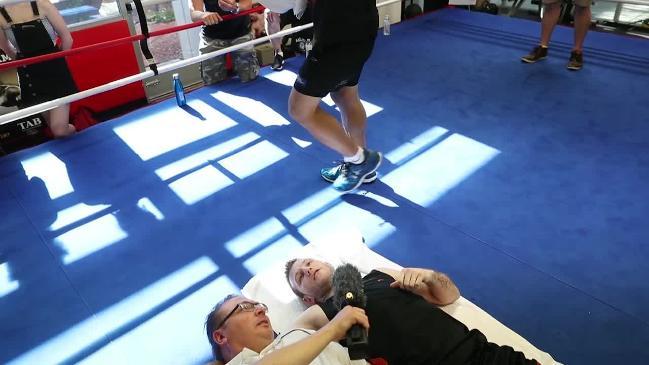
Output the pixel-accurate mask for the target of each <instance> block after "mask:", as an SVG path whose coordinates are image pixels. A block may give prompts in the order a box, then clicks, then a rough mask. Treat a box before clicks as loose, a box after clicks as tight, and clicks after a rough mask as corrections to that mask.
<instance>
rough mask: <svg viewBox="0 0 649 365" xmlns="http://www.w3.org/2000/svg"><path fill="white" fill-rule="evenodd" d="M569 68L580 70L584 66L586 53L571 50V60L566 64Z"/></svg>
mask: <svg viewBox="0 0 649 365" xmlns="http://www.w3.org/2000/svg"><path fill="white" fill-rule="evenodd" d="M566 67H567V68H568V70H572V71H579V70H581V68H582V67H584V54H583V53H581V52H577V51H572V52H570V61H568V64H567V65H566Z"/></svg>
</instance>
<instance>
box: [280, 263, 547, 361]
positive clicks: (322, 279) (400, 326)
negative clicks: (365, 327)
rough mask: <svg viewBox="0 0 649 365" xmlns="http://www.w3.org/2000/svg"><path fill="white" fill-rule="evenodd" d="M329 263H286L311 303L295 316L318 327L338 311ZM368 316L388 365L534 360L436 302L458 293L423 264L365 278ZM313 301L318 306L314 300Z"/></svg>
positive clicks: (373, 352) (372, 342)
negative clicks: (493, 340)
mask: <svg viewBox="0 0 649 365" xmlns="http://www.w3.org/2000/svg"><path fill="white" fill-rule="evenodd" d="M332 275H333V268H332V267H331V265H329V264H327V263H325V262H322V261H318V260H315V259H298V260H291V261H289V262H288V263H287V265H286V278H287V280H288V282H289V285H290V286H291V288H292V289H293V291H294V292H295V294H297V295H298V296H299V297H300V298H302V301H303V302H304V303H305V304H307V305H311V307H309V308H308V309H307V310H306V311H305V312H304V313H303V314H302V316H301V318H300V319H299V320H298V323H302V324H303V325H305V326H311V327H312V328H314V327H315V328H319V326H322V325H323V324H325V323H327V321H328V320H331V318H333V316H335V314H336V310H335V308H334V306H333V301H332V298H331V296H332V295H333V292H332V287H331V278H332ZM363 289H364V291H365V295H366V296H367V305H366V306H365V313H366V315H367V317H368V319H369V326H370V327H369V333H368V342H369V356H370V357H371V358H376V357H380V358H383V359H385V360H386V361H387V362H388V364H390V365H402V364H403V365H428V364H440V365H464V364H470V365H501V364H502V365H537V364H538V363H537V362H536V361H535V360H528V359H526V358H525V356H524V355H523V354H522V353H521V352H517V351H515V350H514V349H512V348H511V347H509V346H498V345H496V344H494V343H490V342H488V341H487V339H486V337H485V336H484V335H483V334H482V333H481V332H480V331H478V330H475V329H474V330H470V331H469V329H468V328H467V327H466V326H465V325H464V324H463V323H461V322H459V321H458V320H456V319H455V318H453V317H452V316H450V315H448V314H447V313H446V312H444V311H443V310H441V309H440V308H439V307H438V306H441V305H447V304H451V303H453V302H454V301H456V300H457V299H458V298H460V291H459V290H458V288H457V287H456V286H455V284H454V283H453V282H452V281H451V279H450V278H449V277H448V276H447V275H445V274H442V273H439V272H435V271H433V270H427V269H417V268H406V269H403V270H401V271H397V270H391V269H380V270H374V271H372V272H370V273H369V274H368V275H366V276H365V277H364V278H363ZM314 304H317V305H314Z"/></svg>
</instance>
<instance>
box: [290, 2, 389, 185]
mask: <svg viewBox="0 0 649 365" xmlns="http://www.w3.org/2000/svg"><path fill="white" fill-rule="evenodd" d="M311 3H312V4H313V5H312V6H313V24H314V25H313V28H314V40H313V49H312V50H311V51H310V52H309V54H308V55H307V59H306V60H305V62H304V64H303V65H302V67H301V68H300V71H299V75H298V77H297V80H296V81H295V84H294V85H293V89H292V90H291V95H290V96H289V114H290V115H291V117H293V119H295V120H296V121H298V122H299V123H300V124H301V125H302V126H303V127H305V128H306V129H307V130H308V131H309V133H311V135H313V136H314V137H315V138H316V139H317V140H318V141H320V142H321V143H322V144H324V145H326V146H327V147H329V148H331V149H333V150H334V151H336V152H338V153H340V154H341V155H342V156H343V159H342V160H343V161H342V163H339V164H336V166H334V167H331V168H324V169H321V171H320V175H321V176H322V178H323V179H324V180H326V181H329V182H333V187H334V188H335V189H336V190H338V191H341V192H347V191H351V190H354V189H356V188H357V187H358V186H360V185H361V184H362V183H364V182H370V181H373V180H375V179H376V172H375V171H376V169H377V168H378V167H379V165H380V164H381V160H382V156H381V154H380V153H378V152H374V151H370V150H368V149H367V148H366V141H365V129H366V123H367V115H366V113H365V109H364V108H363V104H361V101H360V97H359V92H358V82H359V78H360V76H361V72H362V70H363V66H364V64H365V62H366V61H367V60H368V59H369V57H370V55H371V54H372V50H373V48H374V41H375V39H376V30H377V27H378V11H377V9H376V2H375V1H374V0H353V1H350V0H316V1H312V2H311ZM329 93H330V94H331V98H332V99H333V101H334V102H335V103H336V105H337V106H338V108H339V109H340V113H341V119H342V126H341V125H340V124H339V123H338V121H337V120H336V118H335V117H334V116H332V115H331V114H329V113H328V112H326V111H325V110H324V109H322V108H321V107H320V100H321V99H322V98H323V97H325V96H326V95H327V94H329Z"/></svg>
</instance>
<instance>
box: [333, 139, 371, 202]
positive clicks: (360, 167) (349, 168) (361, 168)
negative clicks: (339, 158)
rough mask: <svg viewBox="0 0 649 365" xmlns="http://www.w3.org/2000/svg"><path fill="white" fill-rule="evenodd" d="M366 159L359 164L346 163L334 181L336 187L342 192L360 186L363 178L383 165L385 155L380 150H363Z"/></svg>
mask: <svg viewBox="0 0 649 365" xmlns="http://www.w3.org/2000/svg"><path fill="white" fill-rule="evenodd" d="M363 155H364V156H365V161H363V162H362V163H359V164H355V163H345V164H342V167H341V168H340V174H339V175H338V177H337V178H336V180H335V181H334V183H333V187H334V189H336V190H338V191H341V192H348V191H352V190H354V189H356V188H357V187H359V186H360V185H361V184H362V183H363V180H364V179H365V178H366V177H367V176H368V175H369V174H371V173H373V172H374V171H376V169H378V168H379V166H380V165H381V161H382V160H383V156H382V155H381V153H379V152H374V151H370V150H367V149H365V150H363Z"/></svg>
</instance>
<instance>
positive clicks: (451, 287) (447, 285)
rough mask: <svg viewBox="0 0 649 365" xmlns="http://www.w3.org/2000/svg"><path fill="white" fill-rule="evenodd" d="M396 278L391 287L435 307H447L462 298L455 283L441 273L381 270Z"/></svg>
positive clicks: (411, 269)
mask: <svg viewBox="0 0 649 365" xmlns="http://www.w3.org/2000/svg"><path fill="white" fill-rule="evenodd" d="M380 271H383V272H384V273H386V274H389V275H390V276H392V277H393V278H394V280H395V281H394V282H393V283H392V284H391V285H390V286H391V287H393V288H400V289H404V290H407V291H409V292H412V293H415V294H417V295H420V296H421V297H423V298H424V299H426V301H427V302H429V303H432V304H435V305H447V304H451V303H453V302H455V301H456V300H458V299H459V298H460V290H459V289H458V288H457V286H455V283H453V281H452V280H451V279H450V278H449V277H448V276H447V275H446V274H443V273H441V272H436V271H434V270H428V269H417V268H405V269H402V270H401V271H397V270H392V269H380Z"/></svg>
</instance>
